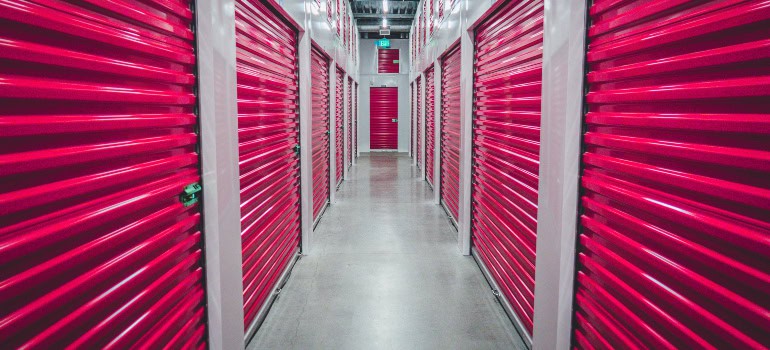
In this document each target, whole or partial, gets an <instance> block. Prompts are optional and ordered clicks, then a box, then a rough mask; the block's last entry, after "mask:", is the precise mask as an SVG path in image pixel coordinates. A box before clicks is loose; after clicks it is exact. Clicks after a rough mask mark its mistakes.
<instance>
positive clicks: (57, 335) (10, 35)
mask: <svg viewBox="0 0 770 350" xmlns="http://www.w3.org/2000/svg"><path fill="white" fill-rule="evenodd" d="M0 18H2V21H3V25H2V28H3V30H2V34H0V60H1V61H2V62H0V66H2V67H3V72H2V73H0V86H2V87H0V106H2V108H0V140H1V141H0V142H1V143H2V145H3V146H2V151H0V265H1V266H2V271H3V273H2V276H1V277H0V300H2V311H0V344H2V346H3V347H4V348H8V349H15V348H58V347H73V348H126V347H129V346H131V345H133V344H143V345H146V346H148V347H155V348H160V347H164V346H168V347H175V348H205V347H206V341H205V337H206V336H205V334H206V328H205V319H204V317H205V296H204V285H203V266H202V261H201V259H202V251H201V247H202V244H201V243H202V242H201V241H202V239H203V238H202V236H201V233H200V231H199V229H200V214H199V210H200V204H196V202H197V199H193V198H192V197H189V198H182V197H180V195H181V194H182V193H183V192H184V189H185V187H186V186H188V185H190V184H196V183H198V182H199V181H200V177H199V171H198V167H199V163H198V154H197V153H196V148H197V145H198V136H197V135H196V129H197V118H196V116H195V114H194V113H195V105H196V97H195V95H194V91H195V54H194V49H193V44H194V37H193V33H192V31H191V29H190V28H191V23H192V20H193V13H192V12H191V10H190V3H189V2H184V1H178V2H174V3H161V4H143V3H139V4H131V5H127V4H124V3H123V2H111V3H106V2H101V1H81V2H78V3H77V4H71V3H65V2H59V1H37V2H35V3H33V2H28V1H16V2H8V1H5V2H0ZM189 189H190V190H191V192H194V191H195V190H194V189H193V187H190V188H189ZM194 195H195V196H197V195H199V194H198V193H196V194H194ZM182 200H185V201H186V202H187V204H184V203H182Z"/></svg>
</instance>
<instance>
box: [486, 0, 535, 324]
mask: <svg viewBox="0 0 770 350" xmlns="http://www.w3.org/2000/svg"><path fill="white" fill-rule="evenodd" d="M542 51H543V1H542V0H531V1H519V2H511V3H510V4H508V5H505V6H504V7H503V8H501V9H500V10H499V12H497V13H496V14H495V15H493V16H492V17H490V18H489V19H487V20H485V21H484V22H483V23H482V24H481V25H480V26H479V27H478V29H477V30H476V53H475V64H474V66H475V71H476V73H475V77H474V91H475V93H474V95H475V96H474V97H475V98H474V119H473V164H474V165H473V182H472V183H473V185H472V190H471V191H472V193H473V196H472V201H471V203H472V204H471V208H472V211H471V213H472V214H471V215H472V223H471V235H472V240H473V244H474V246H475V247H476V250H477V252H478V254H479V257H480V259H481V260H482V261H483V262H484V264H485V265H486V266H487V268H488V269H489V271H490V274H491V275H492V277H493V278H494V279H495V282H497V285H498V286H499V287H500V292H501V293H502V295H503V297H505V299H506V300H507V301H508V302H509V303H510V306H511V308H512V309H513V310H512V311H513V313H514V314H515V318H518V320H519V321H520V322H521V324H520V325H519V326H523V328H524V329H525V331H526V332H528V333H529V335H530V336H531V335H532V318H533V315H534V313H533V306H534V288H535V235H536V232H537V185H538V170H539V155H540V95H541V92H540V87H541V84H542V75H543V74H542Z"/></svg>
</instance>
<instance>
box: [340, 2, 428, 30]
mask: <svg viewBox="0 0 770 350" xmlns="http://www.w3.org/2000/svg"><path fill="white" fill-rule="evenodd" d="M419 3H420V1H419V0H388V14H387V15H384V14H383V11H382V0H350V6H351V9H352V10H353V17H354V18H355V19H356V24H357V26H358V31H359V32H360V33H361V36H362V37H364V38H377V37H379V33H378V32H379V29H380V27H381V26H382V18H383V17H387V19H388V26H389V27H390V32H391V35H390V37H396V38H407V37H408V35H409V28H410V27H411V25H412V20H413V19H414V15H415V13H417V5H418V4H419Z"/></svg>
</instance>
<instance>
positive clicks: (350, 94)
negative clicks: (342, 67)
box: [346, 78, 353, 168]
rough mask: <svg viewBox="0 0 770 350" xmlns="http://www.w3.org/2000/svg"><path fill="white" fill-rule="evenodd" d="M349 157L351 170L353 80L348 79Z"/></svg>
mask: <svg viewBox="0 0 770 350" xmlns="http://www.w3.org/2000/svg"><path fill="white" fill-rule="evenodd" d="M347 90H348V91H347V93H348V127H347V130H346V131H347V138H348V157H347V167H348V168H350V167H351V166H352V165H353V79H351V78H348V89H347Z"/></svg>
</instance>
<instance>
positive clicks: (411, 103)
mask: <svg viewBox="0 0 770 350" xmlns="http://www.w3.org/2000/svg"><path fill="white" fill-rule="evenodd" d="M409 106H410V107H409V111H410V112H411V114H410V115H409V117H410V118H411V120H410V121H409V128H410V132H409V147H410V148H411V149H412V157H414V156H415V155H414V148H415V144H414V112H415V111H414V82H412V83H411V84H409Z"/></svg>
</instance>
